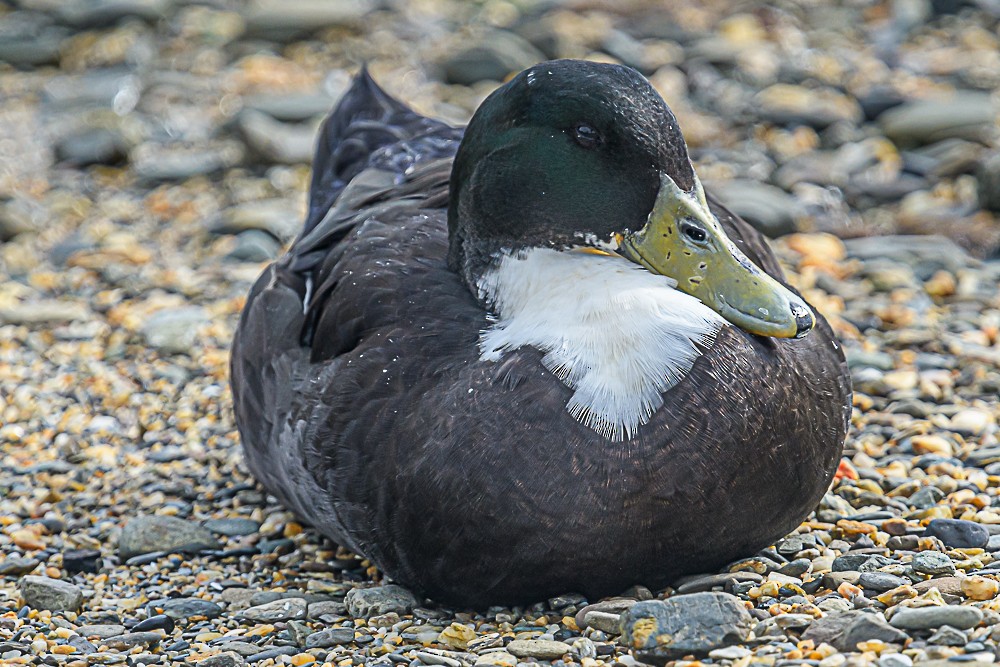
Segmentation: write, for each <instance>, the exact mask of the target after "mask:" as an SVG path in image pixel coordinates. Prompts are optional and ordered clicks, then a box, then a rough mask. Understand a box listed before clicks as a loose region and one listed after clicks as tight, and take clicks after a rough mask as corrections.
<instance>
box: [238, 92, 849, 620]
mask: <svg viewBox="0 0 1000 667" xmlns="http://www.w3.org/2000/svg"><path fill="white" fill-rule="evenodd" d="M461 139H462V130H461V129H456V128H450V127H447V126H445V125H443V124H440V123H437V122H435V121H430V120H428V119H426V118H423V117H420V116H418V115H417V114H415V113H414V112H412V111H410V110H409V109H407V108H406V107H404V106H403V105H401V104H400V103H398V102H396V101H394V100H392V99H391V98H388V96H386V95H385V94H384V93H383V92H382V91H381V90H379V89H378V88H377V87H376V86H375V85H374V83H373V82H372V81H371V80H370V79H369V78H368V77H367V75H366V74H362V75H360V76H359V77H358V79H357V80H356V82H355V85H354V86H353V88H352V89H351V90H350V91H349V92H348V93H347V95H346V97H345V99H344V100H343V101H342V102H341V104H340V106H339V107H338V109H337V110H336V111H335V112H334V113H333V114H332V115H331V117H330V119H329V120H328V121H327V124H326V126H325V128H324V132H323V134H322V135H321V139H320V145H319V148H318V150H317V160H316V164H315V165H314V167H315V171H314V177H313V184H312V190H311V199H310V212H309V216H308V219H307V223H306V228H305V230H304V231H303V233H302V235H301V236H300V237H299V239H298V240H297V241H296V242H295V244H294V245H293V246H292V248H291V250H290V251H289V253H288V254H287V255H285V256H284V257H282V258H281V259H279V260H278V261H277V262H275V263H274V264H272V265H271V266H269V267H268V268H267V269H266V270H265V271H264V273H263V274H262V275H261V277H260V278H259V280H258V281H257V283H256V284H255V285H254V287H253V289H252V291H251V293H250V295H249V297H248V300H247V303H246V307H245V309H244V312H243V316H242V318H241V321H240V325H239V328H238V331H237V334H236V337H235V340H234V344H233V355H232V386H233V392H234V401H235V411H236V418H237V424H238V426H239V429H240V434H241V438H242V442H243V446H244V449H245V453H246V459H247V463H248V465H249V467H250V470H251V471H252V473H253V474H254V476H255V477H256V478H257V479H258V480H259V481H260V482H261V483H262V484H263V485H264V487H265V488H266V489H267V490H268V491H269V492H271V493H272V494H274V495H275V496H277V497H278V498H279V499H280V500H281V501H282V502H283V503H284V504H285V505H286V506H288V507H289V508H291V509H292V510H293V511H295V512H296V513H297V514H298V515H299V516H301V517H302V518H303V519H305V520H306V521H308V522H309V523H311V524H313V525H314V526H315V527H316V528H317V529H318V530H319V531H321V532H322V533H324V534H325V535H327V536H329V537H330V538H331V539H333V540H334V541H335V542H337V543H339V544H341V545H344V546H346V547H348V548H350V549H352V550H354V551H356V552H357V553H360V554H363V555H365V556H366V557H368V558H370V559H371V560H372V561H373V562H374V563H376V564H377V565H378V566H379V567H380V568H381V569H382V570H383V571H384V572H385V573H386V574H387V575H389V576H390V577H391V578H393V579H394V580H396V581H397V582H399V583H401V584H403V585H406V586H408V587H411V588H412V589H414V590H416V591H419V592H422V593H424V594H426V595H428V596H430V597H431V598H433V599H435V600H437V601H439V602H443V603H448V604H453V605H459V606H485V605H491V604H513V603H522V602H528V601H536V600H540V599H544V598H546V597H549V596H552V595H556V594H560V593H565V592H571V591H575V592H580V593H583V594H585V595H587V596H588V597H591V598H596V597H600V596H604V595H613V594H617V593H620V592H621V591H623V590H624V589H626V588H627V587H629V586H630V585H633V584H644V585H647V586H650V587H652V588H654V589H655V588H658V587H662V586H664V585H667V584H668V583H670V582H671V581H672V580H674V579H675V578H677V577H678V576H681V575H684V574H689V573H694V572H704V571H709V570H711V569H713V568H716V567H719V566H721V565H723V564H725V563H726V562H729V561H732V560H734V559H736V558H739V557H742V556H747V555H752V554H753V553H755V552H756V551H757V550H759V549H761V548H763V547H765V546H767V545H769V544H771V543H773V542H774V541H775V540H776V539H778V538H780V537H782V536H783V535H785V534H787V533H788V532H789V531H791V530H792V529H794V527H795V526H796V525H797V524H798V523H799V522H800V521H801V520H802V518H804V517H805V516H806V515H807V514H808V513H809V512H810V511H811V510H812V508H814V507H815V505H816V504H817V503H818V501H819V499H820V498H821V496H822V494H823V493H824V492H825V490H826V489H827V487H828V485H829V483H830V481H831V478H832V475H833V470H834V468H835V467H836V462H837V460H838V459H839V456H840V454H841V449H842V444H843V440H844V437H845V432H846V423H847V418H848V416H849V409H850V407H849V406H850V384H849V380H848V376H847V371H846V367H845V364H844V358H843V354H842V352H841V350H840V348H839V345H838V344H837V342H836V340H835V338H834V336H833V334H832V332H831V330H830V327H829V326H828V325H827V323H826V322H825V321H824V320H823V319H822V318H821V317H817V321H816V325H815V330H814V331H812V332H811V333H810V334H809V335H807V336H805V337H804V338H799V339H786V338H771V337H765V336H759V335H754V334H751V333H747V332H746V331H744V330H743V329H741V328H739V327H736V326H733V325H731V324H729V323H728V322H724V323H722V324H720V325H718V327H717V330H715V331H714V333H712V335H711V336H709V337H708V338H707V339H705V340H699V341H698V342H697V344H696V345H695V347H696V348H697V353H696V358H694V359H693V363H691V364H690V368H688V369H685V370H684V372H683V373H682V375H683V377H681V378H679V379H677V381H676V382H674V383H673V385H672V386H671V387H670V388H669V389H668V390H666V391H663V392H659V393H658V394H657V396H658V397H659V398H658V399H657V400H662V403H661V404H660V405H658V406H655V409H650V410H647V412H649V413H650V414H645V413H644V414H643V415H641V416H640V417H639V418H638V421H637V422H636V423H633V424H632V425H630V426H629V425H626V430H625V431H622V430H621V429H619V430H618V431H617V432H616V433H614V434H612V433H611V432H610V431H608V432H604V433H602V432H601V430H600V428H598V427H597V426H595V423H594V422H590V423H588V422H587V420H586V419H585V418H581V416H580V415H579V414H577V415H574V414H571V412H570V411H569V410H567V405H570V404H572V402H573V400H574V397H575V396H577V395H578V394H579V392H580V391H581V390H580V386H581V384H580V383H579V382H578V383H575V384H574V382H573V381H571V380H568V379H567V375H566V373H565V372H563V369H561V368H559V367H555V366H554V364H553V363H552V362H551V359H552V355H553V354H557V353H559V350H558V349H557V350H553V349H546V348H545V346H544V345H541V344H538V345H532V344H524V345H519V346H516V347H515V346H513V345H511V344H510V342H509V341H508V342H507V344H506V345H505V346H501V347H500V348H499V349H498V350H495V353H494V354H489V349H488V348H489V345H488V343H489V340H488V336H487V333H488V332H491V331H494V332H495V331H497V329H498V327H500V326H501V325H502V324H503V318H502V317H500V316H498V314H497V312H495V310H494V309H491V308H489V307H488V306H487V307H484V303H483V299H482V294H481V292H482V290H483V288H482V285H483V284H484V283H483V281H482V280H480V281H479V282H478V283H476V284H477V285H478V286H479V292H480V293H479V294H477V291H476V290H475V289H470V287H469V281H468V280H467V279H463V274H462V270H461V266H460V265H459V266H458V270H456V263H455V262H454V258H453V257H449V254H450V253H453V252H454V237H455V233H456V232H455V229H454V225H455V223H454V219H453V220H452V229H451V230H449V212H448V206H449V204H451V205H452V206H454V203H455V202H454V199H455V194H454V181H453V179H454V177H453V176H451V173H452V161H453V158H454V154H455V152H456V150H457V149H458V146H459V142H460V141H461ZM450 178H451V179H452V187H451V189H450V188H449V180H450ZM517 195H518V193H517V192H511V193H510V196H511V197H513V198H516V197H517ZM708 204H709V207H710V210H711V212H712V214H714V216H715V217H716V219H717V220H718V223H719V225H720V226H721V228H722V229H723V230H724V231H725V233H726V234H727V235H728V237H729V239H731V240H732V243H733V244H735V246H736V247H737V248H738V249H739V250H741V251H742V253H743V254H744V255H745V256H746V257H747V258H749V259H750V260H751V261H752V262H753V263H754V264H756V265H757V266H758V267H760V269H762V270H763V271H764V272H766V273H767V274H769V275H770V276H772V277H773V278H775V279H776V280H777V281H779V282H783V277H782V274H781V271H780V268H779V267H778V265H777V262H776V261H775V258H774V256H773V255H772V253H771V252H770V250H769V249H768V248H767V247H766V245H765V243H764V242H763V239H762V238H761V237H760V235H759V234H758V233H757V232H756V231H755V230H753V229H752V228H750V227H749V226H748V225H747V224H746V223H745V222H743V221H742V220H740V219H739V218H737V217H735V216H733V215H732V214H730V213H729V212H728V211H726V210H725V209H724V208H723V207H721V206H720V205H718V204H717V203H715V202H714V201H712V200H711V199H709V200H708ZM452 213H453V214H454V212H452ZM471 236H472V235H471V234H470V237H471ZM547 252H557V250H548V251H547ZM559 254H560V255H561V256H562V258H563V259H565V260H566V261H568V262H578V261H579V262H584V261H588V260H587V257H586V256H585V255H583V254H574V253H562V252H560V253H559ZM512 257H518V255H516V254H515V255H512ZM450 259H451V260H452V261H449V260H450ZM595 261H597V262H598V263H595V264H593V265H590V264H588V265H582V264H581V265H579V266H581V267H584V271H583V273H581V274H580V275H581V276H585V275H586V274H588V273H590V274H593V275H599V274H600V271H601V270H603V269H601V268H600V267H602V266H606V265H607V266H610V267H611V270H617V269H618V268H619V267H618V266H617V265H614V264H613V263H614V262H624V264H623V265H622V266H624V265H625V264H627V265H628V266H629V267H632V268H634V267H633V265H632V264H631V263H630V262H628V261H627V260H623V259H620V258H616V257H612V256H606V257H605V256H600V257H597V258H596V259H595ZM601 262H603V264H602V263H601ZM574 266H575V265H574ZM590 267H597V268H593V269H591V268H590ZM527 268H530V265H523V266H522V265H516V267H515V269H514V270H513V273H512V274H511V275H515V276H517V275H523V274H525V269H527ZM560 270H562V269H560ZM629 270H631V268H630V269H629ZM638 270H639V271H642V272H643V273H645V269H638ZM518 271H520V272H521V274H518V273H517V272H518ZM484 275H485V274H484ZM630 275H631V274H630ZM636 278H637V279H639V278H641V279H643V280H645V279H646V278H644V277H640V276H636ZM595 280H596V279H595ZM575 282H577V283H580V284H585V283H586V278H581V279H580V280H579V281H575ZM594 284H595V285H596V286H595V287H594V290H599V289H600V286H599V285H598V283H596V282H595V283H594ZM532 289H533V288H532V287H530V286H529V289H528V291H531V290H532ZM539 289H541V288H539ZM567 289H568V288H567ZM565 298H566V299H574V298H577V302H580V303H584V301H585V300H581V298H578V297H574V296H573V294H571V293H570V294H566V297H565ZM610 298H612V299H613V298H615V297H614V295H612V296H611V297H610ZM573 303H576V302H573ZM567 307H569V308H570V310H569V311H567V312H568V313H570V315H569V316H570V317H571V316H573V313H576V312H578V310H573V308H575V306H573V305H572V303H571V304H570V306H567ZM581 307H582V306H581ZM622 307H623V308H631V307H632V306H629V305H627V304H626V306H622ZM593 317H594V316H592V315H591V314H587V315H585V316H584V319H587V320H588V321H590V320H592V319H593ZM720 322H721V320H720ZM602 330H603V329H602ZM598 335H599V334H598ZM569 344H572V341H571V342H570V343H565V342H564V343H563V345H564V346H565V345H569ZM556 347H558V346H556ZM598 347H600V346H598ZM609 434H610V435H609Z"/></svg>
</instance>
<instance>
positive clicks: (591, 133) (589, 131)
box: [573, 123, 601, 148]
mask: <svg viewBox="0 0 1000 667" xmlns="http://www.w3.org/2000/svg"><path fill="white" fill-rule="evenodd" d="M573 139H575V140H576V143H578V144H580V145H581V146H583V147H584V148H596V147H597V146H599V145H600V144H601V133H600V132H598V131H597V130H595V129H594V127H593V126H592V125H588V124H586V123H578V124H577V125H576V127H574V128H573Z"/></svg>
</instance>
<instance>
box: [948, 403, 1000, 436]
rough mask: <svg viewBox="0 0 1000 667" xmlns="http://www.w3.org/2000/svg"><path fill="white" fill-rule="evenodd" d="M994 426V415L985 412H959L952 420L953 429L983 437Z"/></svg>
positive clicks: (972, 410)
mask: <svg viewBox="0 0 1000 667" xmlns="http://www.w3.org/2000/svg"><path fill="white" fill-rule="evenodd" d="M992 425H993V415H991V414H990V413H989V412H986V411H985V410H976V409H974V408H969V409H966V410H959V411H958V412H956V413H955V414H954V415H952V418H951V428H952V429H954V430H956V431H961V432H963V433H971V434H972V435H982V434H983V433H985V432H986V430H987V429H988V428H989V427H990V426H992Z"/></svg>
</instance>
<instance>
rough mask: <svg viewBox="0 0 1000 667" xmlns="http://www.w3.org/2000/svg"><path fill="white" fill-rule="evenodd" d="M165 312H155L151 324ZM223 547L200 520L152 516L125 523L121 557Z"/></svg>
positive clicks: (119, 544)
mask: <svg viewBox="0 0 1000 667" xmlns="http://www.w3.org/2000/svg"><path fill="white" fill-rule="evenodd" d="M199 310H200V309H199ZM162 312H164V311H160V312H158V313H156V314H154V315H153V317H151V318H150V320H148V321H147V325H148V324H149V322H151V321H152V320H154V319H156V315H159V314H160V313H162ZM147 337H148V336H147ZM154 337H155V336H154ZM221 546H222V545H221V544H219V541H218V540H216V539H215V537H214V536H213V535H212V533H211V532H209V531H208V530H206V529H205V528H202V527H201V526H199V525H198V524H196V523H193V522H191V521H185V520H183V519H178V518H176V517H172V516H157V515H149V516H140V517H136V518H134V519H130V520H129V521H128V522H127V523H126V524H125V526H124V528H122V533H121V537H120V538H119V540H118V556H119V557H120V558H121V559H122V560H123V561H125V560H128V559H129V558H132V557H133V556H141V555H143V554H148V553H154V552H157V551H167V552H169V551H180V552H189V553H193V552H198V551H202V550H205V549H219V548H220V547H221Z"/></svg>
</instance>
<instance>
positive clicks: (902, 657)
mask: <svg viewBox="0 0 1000 667" xmlns="http://www.w3.org/2000/svg"><path fill="white" fill-rule="evenodd" d="M878 667H913V658H911V657H910V656H908V655H906V654H904V653H885V654H883V655H882V656H881V657H880V658H879V659H878Z"/></svg>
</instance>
